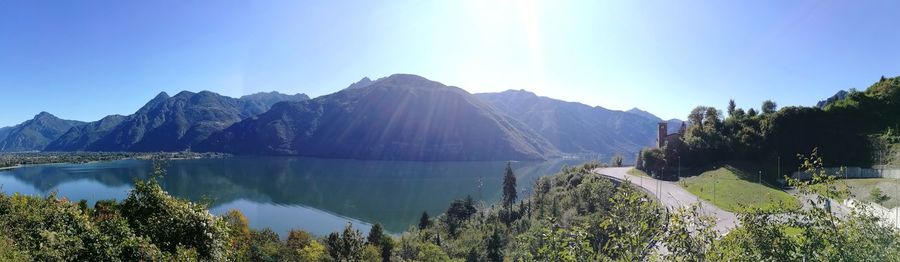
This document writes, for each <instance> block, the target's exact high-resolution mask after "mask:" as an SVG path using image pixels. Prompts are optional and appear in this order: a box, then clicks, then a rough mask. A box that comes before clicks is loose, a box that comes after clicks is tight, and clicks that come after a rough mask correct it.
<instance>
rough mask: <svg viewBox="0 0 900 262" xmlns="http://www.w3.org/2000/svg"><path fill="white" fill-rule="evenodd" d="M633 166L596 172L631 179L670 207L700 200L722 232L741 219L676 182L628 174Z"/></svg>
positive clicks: (705, 210) (595, 171)
mask: <svg viewBox="0 0 900 262" xmlns="http://www.w3.org/2000/svg"><path fill="white" fill-rule="evenodd" d="M629 169H631V167H607V168H598V169H594V173H597V174H601V175H604V176H608V177H611V178H614V179H619V180H629V181H631V183H632V184H634V185H636V186H639V187H642V188H644V189H645V190H647V191H649V192H650V193H652V194H653V195H655V196H656V197H657V198H658V199H659V200H660V202H662V203H663V205H664V206H666V207H667V208H669V209H675V208H678V207H683V206H690V205H692V204H694V203H697V202H700V203H701V205H700V207H701V212H702V213H703V214H707V215H711V216H714V217H715V218H716V230H717V231H719V232H722V233H725V232H728V231H730V230H731V229H732V228H734V227H735V226H736V225H737V224H738V223H739V221H738V220H737V216H735V215H734V213H731V212H728V211H725V210H722V209H720V208H718V207H716V206H714V205H712V204H710V203H708V202H706V201H704V200H701V199H699V198H698V197H697V196H695V195H694V194H691V192H688V191H687V190H685V189H684V188H681V187H680V186H678V183H676V182H670V181H662V180H656V179H653V178H650V177H645V176H632V175H629V174H628V170H629Z"/></svg>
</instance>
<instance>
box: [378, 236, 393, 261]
mask: <svg viewBox="0 0 900 262" xmlns="http://www.w3.org/2000/svg"><path fill="white" fill-rule="evenodd" d="M393 252H394V239H392V238H390V237H387V236H386V237H385V238H384V239H382V241H381V261H382V262H389V261H391V254H393Z"/></svg>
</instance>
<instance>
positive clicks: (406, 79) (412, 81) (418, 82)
mask: <svg viewBox="0 0 900 262" xmlns="http://www.w3.org/2000/svg"><path fill="white" fill-rule="evenodd" d="M374 82H378V83H390V84H395V85H401V86H415V87H442V86H444V84H441V83H439V82H437V81H432V80H429V79H428V78H425V77H422V76H419V75H413V74H393V75H391V76H388V77H385V78H381V79H378V80H376V81H374Z"/></svg>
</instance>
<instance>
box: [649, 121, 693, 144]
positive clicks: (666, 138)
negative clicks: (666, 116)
mask: <svg viewBox="0 0 900 262" xmlns="http://www.w3.org/2000/svg"><path fill="white" fill-rule="evenodd" d="M657 126H658V128H657V134H656V147H657V148H663V147H666V145H668V144H673V145H674V144H675V143H679V142H681V135H682V134H684V131H685V128H686V127H685V126H684V122H682V123H681V128H679V129H678V132H675V133H672V134H669V124H668V123H666V122H659V124H657Z"/></svg>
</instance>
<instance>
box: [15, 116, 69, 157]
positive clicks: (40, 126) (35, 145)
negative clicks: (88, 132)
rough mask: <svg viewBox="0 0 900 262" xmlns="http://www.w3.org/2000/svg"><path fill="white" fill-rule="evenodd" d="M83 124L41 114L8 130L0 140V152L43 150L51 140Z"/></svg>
mask: <svg viewBox="0 0 900 262" xmlns="http://www.w3.org/2000/svg"><path fill="white" fill-rule="evenodd" d="M83 124H84V122H79V121H74V120H63V119H59V118H57V117H56V116H54V115H51V114H50V113H47V112H41V113H40V114H38V115H36V116H34V118H33V119H31V120H28V121H25V122H23V123H21V124H19V125H16V126H14V127H10V128H8V129H7V130H6V131H4V132H5V133H6V135H5V137H4V138H3V139H2V140H0V151H3V152H16V151H36V150H43V149H44V147H46V146H47V144H49V143H50V142H52V141H53V140H56V139H57V138H59V137H60V136H62V135H63V134H64V133H65V132H66V131H68V130H69V129H72V128H73V127H77V126H80V125H83Z"/></svg>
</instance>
